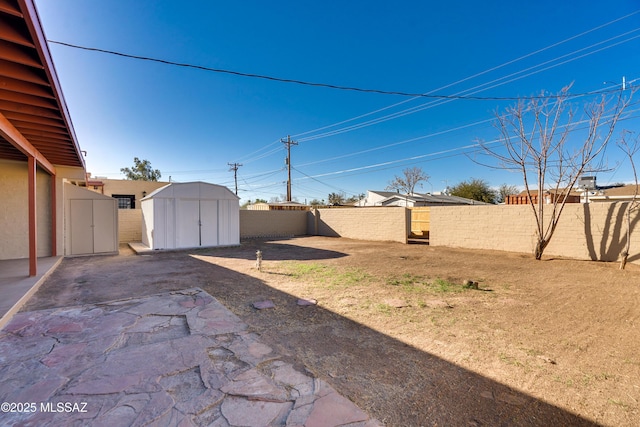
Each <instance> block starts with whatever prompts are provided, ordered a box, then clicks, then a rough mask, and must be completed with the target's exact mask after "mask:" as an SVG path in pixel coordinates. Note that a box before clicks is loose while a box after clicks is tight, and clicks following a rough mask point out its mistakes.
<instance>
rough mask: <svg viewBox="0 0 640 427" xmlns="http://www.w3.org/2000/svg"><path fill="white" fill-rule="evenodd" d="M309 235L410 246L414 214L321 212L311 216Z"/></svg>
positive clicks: (363, 210)
mask: <svg viewBox="0 0 640 427" xmlns="http://www.w3.org/2000/svg"><path fill="white" fill-rule="evenodd" d="M309 215H310V218H309V234H313V235H320V236H335V237H338V236H340V237H347V238H350V239H360V240H381V241H393V242H401V243H407V238H408V236H409V231H410V230H409V228H410V224H411V212H410V211H409V210H408V209H406V208H404V207H398V208H395V207H394V208H392V207H379V208H378V207H371V208H354V209H350V208H344V209H317V210H314V211H311V212H310V213H309Z"/></svg>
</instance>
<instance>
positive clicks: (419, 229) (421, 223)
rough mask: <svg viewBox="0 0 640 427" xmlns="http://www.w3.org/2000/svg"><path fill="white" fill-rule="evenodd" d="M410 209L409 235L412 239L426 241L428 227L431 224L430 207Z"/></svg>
mask: <svg viewBox="0 0 640 427" xmlns="http://www.w3.org/2000/svg"><path fill="white" fill-rule="evenodd" d="M410 209H411V235H410V237H411V238H412V239H428V238H429V225H430V223H431V220H430V218H431V208H430V207H415V208H410Z"/></svg>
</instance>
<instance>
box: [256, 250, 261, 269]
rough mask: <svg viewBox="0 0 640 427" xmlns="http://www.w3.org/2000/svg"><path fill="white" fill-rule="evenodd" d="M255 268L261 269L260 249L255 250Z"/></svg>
mask: <svg viewBox="0 0 640 427" xmlns="http://www.w3.org/2000/svg"><path fill="white" fill-rule="evenodd" d="M256 268H257V269H258V271H262V251H261V250H259V249H258V250H257V251H256Z"/></svg>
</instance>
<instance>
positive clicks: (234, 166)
mask: <svg viewBox="0 0 640 427" xmlns="http://www.w3.org/2000/svg"><path fill="white" fill-rule="evenodd" d="M227 164H228V165H229V166H231V167H230V168H229V170H230V171H233V179H234V181H235V182H236V196H237V195H238V168H239V167H240V166H242V163H227Z"/></svg>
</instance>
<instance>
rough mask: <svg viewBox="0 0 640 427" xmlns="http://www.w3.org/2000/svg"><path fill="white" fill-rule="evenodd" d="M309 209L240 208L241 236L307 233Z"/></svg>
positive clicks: (286, 235) (276, 235)
mask: <svg viewBox="0 0 640 427" xmlns="http://www.w3.org/2000/svg"><path fill="white" fill-rule="evenodd" d="M308 214H309V212H308V211H250V210H240V238H247V237H289V236H303V235H305V234H307V215H308Z"/></svg>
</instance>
